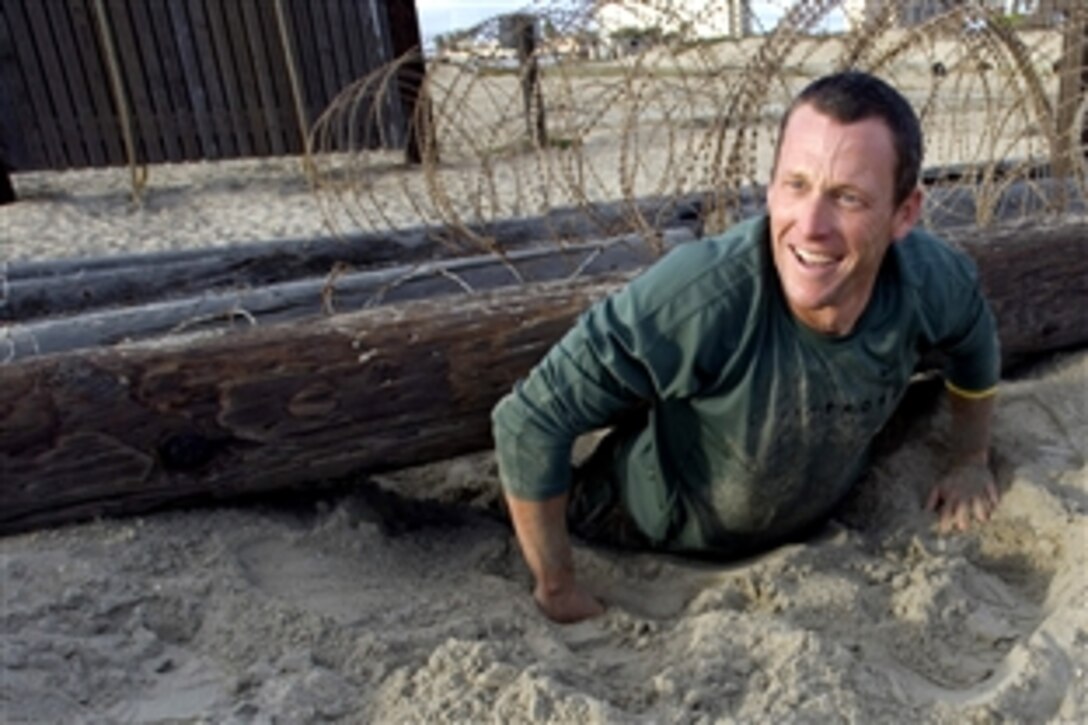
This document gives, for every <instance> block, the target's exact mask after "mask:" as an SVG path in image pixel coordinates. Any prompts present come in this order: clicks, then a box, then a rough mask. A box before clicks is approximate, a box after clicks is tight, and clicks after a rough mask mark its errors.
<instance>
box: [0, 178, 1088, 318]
mask: <svg viewBox="0 0 1088 725" xmlns="http://www.w3.org/2000/svg"><path fill="white" fill-rule="evenodd" d="M1013 172H1016V173H1022V174H1029V175H1032V174H1034V175H1038V174H1044V173H1045V172H1046V169H1045V168H1032V169H1027V170H1025V169H1023V168H1021V166H1020V165H1015V164H1005V165H1000V164H999V165H995V166H993V167H986V168H985V169H983V168H978V167H976V166H947V167H939V168H932V169H927V170H926V174H927V176H926V178H925V181H926V183H927V184H930V185H932V188H931V190H930V191H929V193H928V201H927V217H926V219H927V223H928V224H929V225H930V226H931V227H933V228H936V229H941V230H943V229H947V228H949V227H954V226H963V225H970V224H974V223H975V222H976V220H977V218H978V216H979V211H978V209H977V198H976V196H977V195H978V194H977V190H976V189H974V188H972V187H970V186H966V185H964V183H965V182H969V181H977V180H979V179H980V178H986V179H990V180H991V181H993V180H994V179H1000V178H1002V177H1003V176H1004V175H1007V174H1009V173H1013ZM946 183H955V184H957V185H956V186H953V187H948V188H946V187H943V186H942V184H946ZM1059 199H1061V200H1065V202H1066V204H1067V205H1068V210H1069V211H1074V212H1076V211H1084V209H1085V206H1084V199H1083V195H1082V194H1081V193H1080V192H1079V188H1078V187H1077V186H1076V184H1075V183H1074V182H1072V181H1070V182H1067V183H1066V184H1064V185H1062V184H1058V183H1057V182H1055V181H1054V180H1053V179H1048V178H1038V179H1037V180H1034V181H1032V182H1030V183H1028V182H1023V181H1017V182H1014V183H1011V184H1010V185H1008V186H1007V187H1005V188H1003V189H1001V191H1000V193H999V194H996V198H995V199H993V201H992V206H993V209H992V210H991V211H988V212H987V213H985V214H983V216H984V217H992V218H993V219H994V220H995V221H1000V220H1002V219H1010V218H1017V217H1020V216H1024V215H1026V214H1033V213H1037V212H1039V211H1040V210H1043V209H1047V208H1049V206H1052V205H1054V204H1057V203H1058V200H1059ZM703 202H704V195H702V194H690V195H687V196H683V197H680V198H679V199H670V198H665V197H661V198H646V199H641V200H639V201H638V202H637V203H629V202H609V203H603V204H598V205H591V206H588V207H585V208H569V209H556V210H553V211H551V212H549V213H548V214H546V215H544V216H542V217H536V218H532V219H509V220H503V221H498V222H495V223H494V224H491V225H486V226H479V227H476V228H475V230H474V233H476V234H478V235H480V237H481V238H486V239H487V240H490V242H489V243H490V244H492V245H493V246H494V247H495V248H501V249H503V250H505V251H506V252H514V251H517V250H519V249H523V248H526V247H530V246H533V245H540V244H541V243H542V242H548V241H552V240H559V239H567V240H574V241H581V240H588V239H592V238H599V237H603V236H611V235H618V234H625V233H629V232H630V231H631V230H632V229H633V228H635V226H636V225H635V224H634V222H633V221H632V220H633V219H634V218H635V217H636V216H637V217H640V218H641V219H643V220H644V221H645V224H646V225H647V228H652V229H667V228H679V227H686V228H687V229H690V230H691V231H692V232H693V233H694V234H696V235H698V234H700V233H701V231H702V224H703ZM762 203H763V191H762V190H761V189H758V188H748V189H744V190H742V191H741V193H740V200H739V202H737V204H738V207H737V210H736V212H735V213H736V214H737V215H739V216H747V215H749V214H752V213H755V212H757V211H759V210H760V209H761V208H762ZM482 251H484V250H482V249H481V248H480V245H478V244H473V243H470V242H468V241H466V240H465V239H463V238H460V237H457V236H455V235H453V234H452V233H450V232H441V231H439V230H437V229H428V228H415V229H407V230H404V231H400V232H389V233H383V234H377V233H376V234H366V235H356V236H352V237H347V238H344V239H332V238H326V239H312V240H293V241H285V240H278V241H272V242H261V243H247V244H240V245H235V246H229V247H210V248H202V249H185V250H173V251H168V252H153V253H144V254H123V255H111V256H106V257H97V258H86V259H52V260H38V261H26V262H11V263H9V264H7V265H5V266H3V267H0V282H2V283H3V284H2V285H0V321H17V322H26V321H29V320H33V319H38V318H42V317H47V316H59V315H70V314H75V313H79V312H84V311H88V310H93V309H101V308H106V307H118V306H135V305H140V304H146V303H149V302H153V301H160V300H168V299H180V298H184V297H190V296H194V295H204V294H208V293H215V292H223V293H227V292H231V291H233V290H238V289H250V288H257V287H261V286H265V285H271V284H278V283H283V282H287V281H291V280H297V279H302V278H305V277H315V276H325V275H328V274H329V273H331V272H332V271H333V270H335V269H345V268H346V269H351V270H360V271H361V270H367V269H371V268H374V267H380V266H388V265H407V264H413V263H422V262H425V261H434V260H438V259H447V258H451V257H460V256H471V255H473V254H477V255H478V254H480V253H481V252H482Z"/></svg>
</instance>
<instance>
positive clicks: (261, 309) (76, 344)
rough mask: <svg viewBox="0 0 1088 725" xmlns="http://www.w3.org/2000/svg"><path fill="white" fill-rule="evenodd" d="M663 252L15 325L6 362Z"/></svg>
mask: <svg viewBox="0 0 1088 725" xmlns="http://www.w3.org/2000/svg"><path fill="white" fill-rule="evenodd" d="M662 236H663V240H662V244H663V246H664V249H671V248H672V247H673V246H675V245H676V244H679V243H681V242H685V241H691V240H692V239H693V238H694V237H693V235H692V234H691V232H690V231H688V230H687V229H684V228H680V229H675V230H666V232H665V233H664V234H663V235H662ZM654 258H655V253H654V251H653V250H651V249H650V248H649V247H648V246H647V245H646V244H645V243H644V242H643V241H642V240H641V239H640V238H639V237H637V236H635V235H626V236H623V237H617V238H614V239H607V240H596V241H591V242H587V243H584V244H575V245H569V246H567V247H565V248H562V249H558V248H556V247H554V246H548V247H538V248H534V249H526V250H522V251H518V252H513V253H511V254H509V255H507V257H506V259H500V258H498V257H495V256H491V255H489V256H477V257H461V258H456V259H453V260H439V261H436V262H433V263H426V264H423V265H416V266H412V267H392V268H384V269H379V270H373V271H368V272H356V273H344V274H341V275H327V276H324V277H316V278H306V279H302V280H295V281H291V282H283V283H280V284H273V285H266V286H264V287H258V288H256V289H241V290H234V291H230V292H210V293H205V294H201V295H198V296H193V297H186V298H184V299H178V300H170V301H166V302H153V303H151V304H148V305H140V306H135V307H121V308H111V309H107V310H98V311H94V312H90V313H86V314H81V315H76V316H72V317H60V318H46V319H42V320H34V321H31V322H29V323H16V324H13V325H9V326H8V327H7V328H6V330H4V336H3V338H2V339H0V361H7V362H12V361H15V360H21V359H25V358H28V357H33V356H36V355H49V354H54V353H58V352H66V351H70V350H78V349H82V348H87V347H96V346H103V345H113V344H116V343H118V342H122V341H135V340H142V339H146V338H150V337H156V336H162V335H166V334H170V333H174V332H181V331H185V330H196V329H200V330H211V329H227V330H230V329H237V328H238V327H239V325H241V326H243V327H244V326H248V325H266V324H272V323H279V322H288V321H292V320H298V319H302V318H305V317H311V318H314V317H320V316H321V315H322V314H332V313H333V312H335V311H351V310H358V309H361V308H363V307H369V306H374V305H375V304H378V303H383V304H387V303H390V302H403V301H406V300H413V299H421V298H423V297H433V296H437V295H442V294H456V293H459V292H464V291H466V290H469V291H479V290H486V289H494V288H496V287H502V286H507V285H514V284H519V283H523V282H539V281H544V280H550V279H561V278H564V277H571V276H572V275H595V274H596V275H599V274H603V273H605V272H614V271H617V270H624V269H634V268H637V267H643V266H646V265H648V264H650V263H652V262H653V260H654Z"/></svg>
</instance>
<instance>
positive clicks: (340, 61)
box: [322, 0, 354, 93]
mask: <svg viewBox="0 0 1088 725" xmlns="http://www.w3.org/2000/svg"><path fill="white" fill-rule="evenodd" d="M322 2H324V4H325V12H326V13H327V14H328V18H329V36H330V38H331V40H332V52H333V58H334V59H335V61H336V93H339V92H340V89H341V88H343V87H344V86H346V85H348V84H349V83H351V81H353V80H354V77H353V75H352V72H351V59H350V58H349V57H348V49H347V44H348V41H347V39H346V38H345V37H344V36H345V33H346V32H347V28H345V27H344V18H343V16H342V15H341V13H340V2H339V0H322Z"/></svg>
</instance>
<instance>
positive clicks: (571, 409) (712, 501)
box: [493, 71, 999, 622]
mask: <svg viewBox="0 0 1088 725" xmlns="http://www.w3.org/2000/svg"><path fill="white" fill-rule="evenodd" d="M921 161H922V135H921V128H920V126H919V123H918V119H917V116H916V115H915V114H914V111H913V110H912V109H911V107H910V104H909V103H908V102H907V101H906V99H905V98H903V96H902V95H901V94H900V93H899V92H898V91H896V90H895V89H894V88H892V87H891V86H889V85H888V84H887V83H885V82H883V81H881V80H879V79H877V78H875V77H873V76H870V75H867V74H864V73H860V72H854V71H851V72H844V73H839V74H835V75H831V76H827V77H824V78H821V79H819V80H816V81H815V82H813V83H812V84H811V85H809V86H808V87H807V88H805V90H804V91H802V92H801V94H800V95H799V96H798V97H797V98H796V99H795V100H794V102H793V103H792V105H791V106H790V108H789V110H788V111H787V113H786V115H785V117H784V119H783V121H782V125H781V129H780V133H779V138H778V146H777V148H776V150H775V161H774V168H773V171H772V174H771V182H770V185H769V187H768V190H767V208H768V212H767V213H766V214H765V215H762V216H759V217H758V218H754V219H750V220H748V221H745V222H742V223H740V224H738V225H737V226H735V227H734V228H732V229H731V230H729V231H727V232H726V233H724V234H722V235H720V236H717V237H712V238H707V239H703V240H701V241H698V242H695V243H691V244H687V245H683V246H681V247H680V248H678V249H676V250H675V251H673V252H672V253H670V254H669V255H667V256H666V257H665V258H664V259H662V260H661V261H660V262H658V263H657V264H656V265H654V266H653V267H652V268H650V269H649V270H648V271H647V272H645V273H644V274H643V275H641V276H640V277H638V278H637V279H635V280H634V281H632V282H631V283H630V284H629V285H627V286H626V287H625V288H624V289H623V290H621V291H620V292H618V293H617V294H615V295H613V296H612V297H610V298H608V299H606V300H603V301H602V302H600V303H598V304H597V305H595V306H594V307H593V308H592V309H590V310H589V311H587V312H586V313H585V314H583V315H582V317H581V318H580V319H579V321H578V323H577V324H576V326H575V327H574V328H573V329H572V330H570V332H568V333H567V335H566V336H565V337H564V338H563V339H562V340H561V341H560V342H559V343H558V344H556V345H555V347H554V348H552V350H551V351H550V352H549V353H548V354H547V355H546V356H545V358H544V359H543V360H542V361H541V362H540V363H539V364H538V365H537V366H536V368H535V369H534V370H533V371H532V372H531V373H530V374H529V376H528V377H527V378H526V379H524V380H522V381H519V383H518V384H517V386H516V387H515V389H514V391H513V392H512V393H511V394H509V395H508V396H506V397H505V398H504V399H503V400H502V401H501V402H500V403H499V404H498V406H496V408H495V410H494V413H493V424H494V436H495V445H496V454H497V458H498V463H499V472H500V476H501V479H502V484H503V489H504V494H505V497H506V502H507V506H508V509H509V512H510V517H511V519H512V521H513V524H514V530H515V532H516V535H517V538H518V542H519V543H520V545H521V549H522V553H523V554H524V557H525V560H526V562H527V564H528V566H529V569H530V570H531V571H532V574H533V576H534V578H535V582H536V584H535V588H534V591H533V596H534V598H535V600H536V602H537V604H538V605H539V607H540V609H541V610H542V611H543V612H544V614H545V615H547V616H548V617H550V618H551V619H553V620H555V621H557V622H576V621H579V620H582V619H586V618H588V617H592V616H595V615H597V614H599V613H600V612H601V611H602V610H603V606H602V604H601V603H600V602H599V601H598V600H597V599H596V598H595V597H594V596H593V595H592V594H590V593H589V592H588V591H587V589H586V588H584V586H583V585H582V584H581V583H580V581H579V579H578V578H577V574H576V572H575V568H574V563H573V562H574V559H573V552H572V549H571V543H570V532H571V531H573V532H574V533H575V534H577V535H579V536H581V537H582V538H585V539H586V540H589V541H599V542H608V543H611V544H614V545H619V546H623V547H636V548H642V549H650V550H659V551H669V552H680V553H692V554H699V555H709V556H722V557H736V556H741V555H745V554H751V553H753V552H756V551H760V550H765V549H767V548H769V547H773V546H775V545H776V544H779V543H782V542H784V541H787V540H792V539H796V538H798V537H800V536H803V535H804V534H805V533H806V532H808V531H811V529H812V528H813V527H814V526H816V525H819V524H820V523H821V522H822V521H824V520H825V519H826V518H827V517H828V515H829V514H830V512H831V511H832V509H833V508H834V507H835V506H836V504H838V503H839V502H840V501H841V500H842V499H843V497H844V495H845V494H846V493H847V491H848V490H849V489H850V487H851V486H852V485H853V484H854V482H855V481H856V480H857V479H858V478H859V476H860V474H861V473H862V471H863V469H864V467H865V465H866V460H867V455H868V452H869V449H870V448H871V444H872V442H873V440H874V438H875V437H876V435H877V433H878V432H879V431H880V430H881V428H882V427H883V426H884V424H885V423H886V422H887V421H888V419H889V417H890V416H891V414H892V412H893V411H894V410H895V408H896V405H897V403H898V402H899V400H900V398H901V397H902V395H903V393H904V392H905V390H906V389H907V385H908V382H909V379H910V376H911V374H912V372H913V371H914V369H915V366H916V365H917V363H918V361H919V358H920V356H921V355H923V354H924V353H926V352H928V351H931V350H937V351H940V352H942V353H944V355H945V359H946V361H947V363H946V368H945V370H944V374H945V380H946V387H947V392H948V397H949V401H950V403H949V407H950V411H951V425H950V427H949V433H948V438H949V440H948V452H949V453H948V455H949V460H948V462H947V468H946V471H945V473H944V475H943V476H942V477H941V478H940V480H938V481H936V483H935V484H934V486H933V488H932V492H931V493H930V495H929V498H928V502H927V507H928V508H930V509H932V510H934V511H937V512H938V514H939V517H940V527H941V529H942V530H948V529H952V528H958V529H966V528H968V526H969V525H970V523H971V522H972V521H973V520H977V521H979V522H982V521H986V520H987V519H988V518H989V517H990V515H991V513H992V512H993V510H994V508H995V507H996V506H997V503H998V494H997V488H996V486H995V483H994V478H993V474H992V473H991V471H990V469H989V460H988V455H989V453H988V449H989V440H990V420H991V416H992V412H993V407H994V392H995V387H996V385H997V382H998V374H999V351H998V341H997V336H996V326H995V323H994V319H993V315H992V313H991V311H990V309H989V306H988V305H987V303H986V301H985V300H984V299H983V297H982V294H981V291H980V289H979V284H978V279H977V275H976V271H975V269H974V267H973V265H972V263H971V261H970V259H969V258H968V257H966V256H965V255H964V254H962V253H961V252H959V251H957V250H955V249H953V248H951V247H950V246H948V245H947V244H945V243H944V242H942V241H940V240H939V239H936V238H934V237H933V236H931V235H929V234H927V233H925V232H923V231H921V230H918V229H915V228H914V226H915V223H916V222H917V221H918V218H919V215H920V213H921V207H922V191H921V189H920V188H919V171H920V168H921ZM605 427H610V428H611V431H610V432H609V433H608V435H607V436H606V437H605V438H604V440H603V441H602V442H601V443H600V445H599V446H598V447H597V449H596V450H595V452H594V453H593V455H592V456H591V457H590V458H589V460H588V461H587V462H586V463H585V464H583V465H580V466H579V467H577V469H575V468H574V467H573V466H572V464H571V446H572V444H573V442H574V440H575V439H576V438H577V437H578V436H580V435H582V434H585V433H587V432H590V431H593V430H596V429H600V428H605Z"/></svg>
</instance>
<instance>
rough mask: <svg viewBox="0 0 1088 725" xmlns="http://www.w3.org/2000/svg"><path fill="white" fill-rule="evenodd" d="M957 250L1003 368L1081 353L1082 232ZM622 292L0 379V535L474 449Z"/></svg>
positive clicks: (71, 357) (567, 285) (97, 360)
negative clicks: (591, 311) (578, 321)
mask: <svg viewBox="0 0 1088 725" xmlns="http://www.w3.org/2000/svg"><path fill="white" fill-rule="evenodd" d="M954 241H955V242H957V243H959V244H961V245H962V246H963V247H964V248H965V249H966V250H968V252H969V253H970V254H971V255H972V256H973V257H974V258H975V259H976V261H977V262H978V265H979V270H980V274H981V277H982V280H983V284H984V286H985V288H986V291H987V293H988V295H989V297H990V299H991V301H992V303H993V305H994V308H995V311H996V312H997V315H998V320H999V324H1000V334H1001V337H1002V342H1003V353H1004V359H1005V361H1006V363H1011V362H1016V361H1020V360H1022V359H1023V358H1024V357H1025V356H1026V355H1030V354H1039V353H1043V352H1048V351H1053V350H1058V349H1064V348H1070V347H1074V346H1084V345H1086V344H1088V315H1084V313H1083V310H1084V307H1085V302H1086V301H1088V225H1086V224H1085V223H1083V222H1082V223H1079V224H1072V225H1067V226H1063V227H1053V228H1035V227H1032V228H1025V229H1014V230H1003V231H1001V232H988V233H984V234H983V233H974V234H963V235H957V237H956V238H955V239H954ZM627 276H629V275H627ZM625 279H626V277H620V278H615V277H612V278H607V279H592V280H580V281H574V282H554V283H543V284H538V285H529V286H526V287H515V288H509V289H503V290H499V291H494V292H489V293H483V294H475V295H465V296H462V297H458V298H449V297H445V298H435V299H427V300H420V301H416V302H410V303H405V304H402V305H389V306H386V307H378V308H374V309H371V310H366V311H362V312H357V313H351V314H344V315H336V316H333V317H330V318H328V319H325V320H321V321H318V322H305V323H295V324H284V325H274V326H268V327H260V328H255V329H253V330H250V331H247V332H245V333H241V334H238V335H233V336H218V337H216V336H212V337H196V338H191V339H185V338H182V339H178V338H167V339H165V340H160V341H157V342H154V343H152V342H147V343H141V344H135V345H122V346H117V347H115V348H109V349H89V350H83V351H77V352H73V353H67V354H60V355H51V356H45V357H40V358H34V359H30V360H26V361H23V362H19V363H15V364H11V365H6V366H0V500H3V501H4V506H3V508H2V509H0V532H11V531H17V530H22V529H27V528H30V527H34V526H39V525H45V524H56V523H60V522H64V521H71V520H76V519H82V518H88V517H94V516H99V515H104V514H117V513H136V512H140V511H147V510H150V509H153V508H157V507H161V506H164V505H168V504H176V503H179V502H183V501H186V500H189V499H191V498H193V497H207V496H214V497H230V496H236V495H238V494H242V493H247V492H250V493H252V492H259V491H269V490H273V489H280V488H285V487H291V486H305V485H309V484H314V483H315V482H319V481H322V480H326V479H329V478H330V477H337V476H342V475H345V474H348V473H355V472H366V471H371V472H373V471H379V470H383V469H389V468H395V467H399V466H404V465H409V464H418V463H423V462H427V461H433V460H439V459H442V458H445V457H449V456H453V455H456V454H460V453H465V452H468V451H472V450H478V449H481V448H485V447H487V446H488V445H489V444H490V433H489V416H488V414H489V411H490V409H491V407H492V406H493V405H494V403H495V402H496V401H497V400H498V398H499V397H500V396H501V395H503V394H504V393H505V392H506V391H507V390H509V389H510V386H511V385H512V384H513V382H514V381H515V380H516V379H517V378H518V377H520V376H522V375H524V374H525V373H526V372H527V371H528V370H529V369H530V367H531V366H532V365H533V364H534V363H535V362H536V361H537V360H539V358H540V357H541V356H542V355H543V354H544V352H545V351H546V350H547V349H548V348H549V347H550V346H551V345H552V344H553V343H554V342H555V341H556V340H557V339H558V338H559V337H560V336H561V335H562V334H563V333H564V332H565V331H566V330H567V329H568V328H569V327H570V325H571V324H572V322H573V320H574V318H575V316H576V315H578V314H579V313H580V312H581V311H582V310H584V309H585V308H586V307H587V306H588V305H589V304H590V303H591V302H593V301H594V300H597V299H600V298H601V297H603V296H604V295H606V294H608V293H610V292H612V291H614V290H616V289H617V288H618V287H619V286H620V285H621V284H622V282H623V281H624V280H625Z"/></svg>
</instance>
